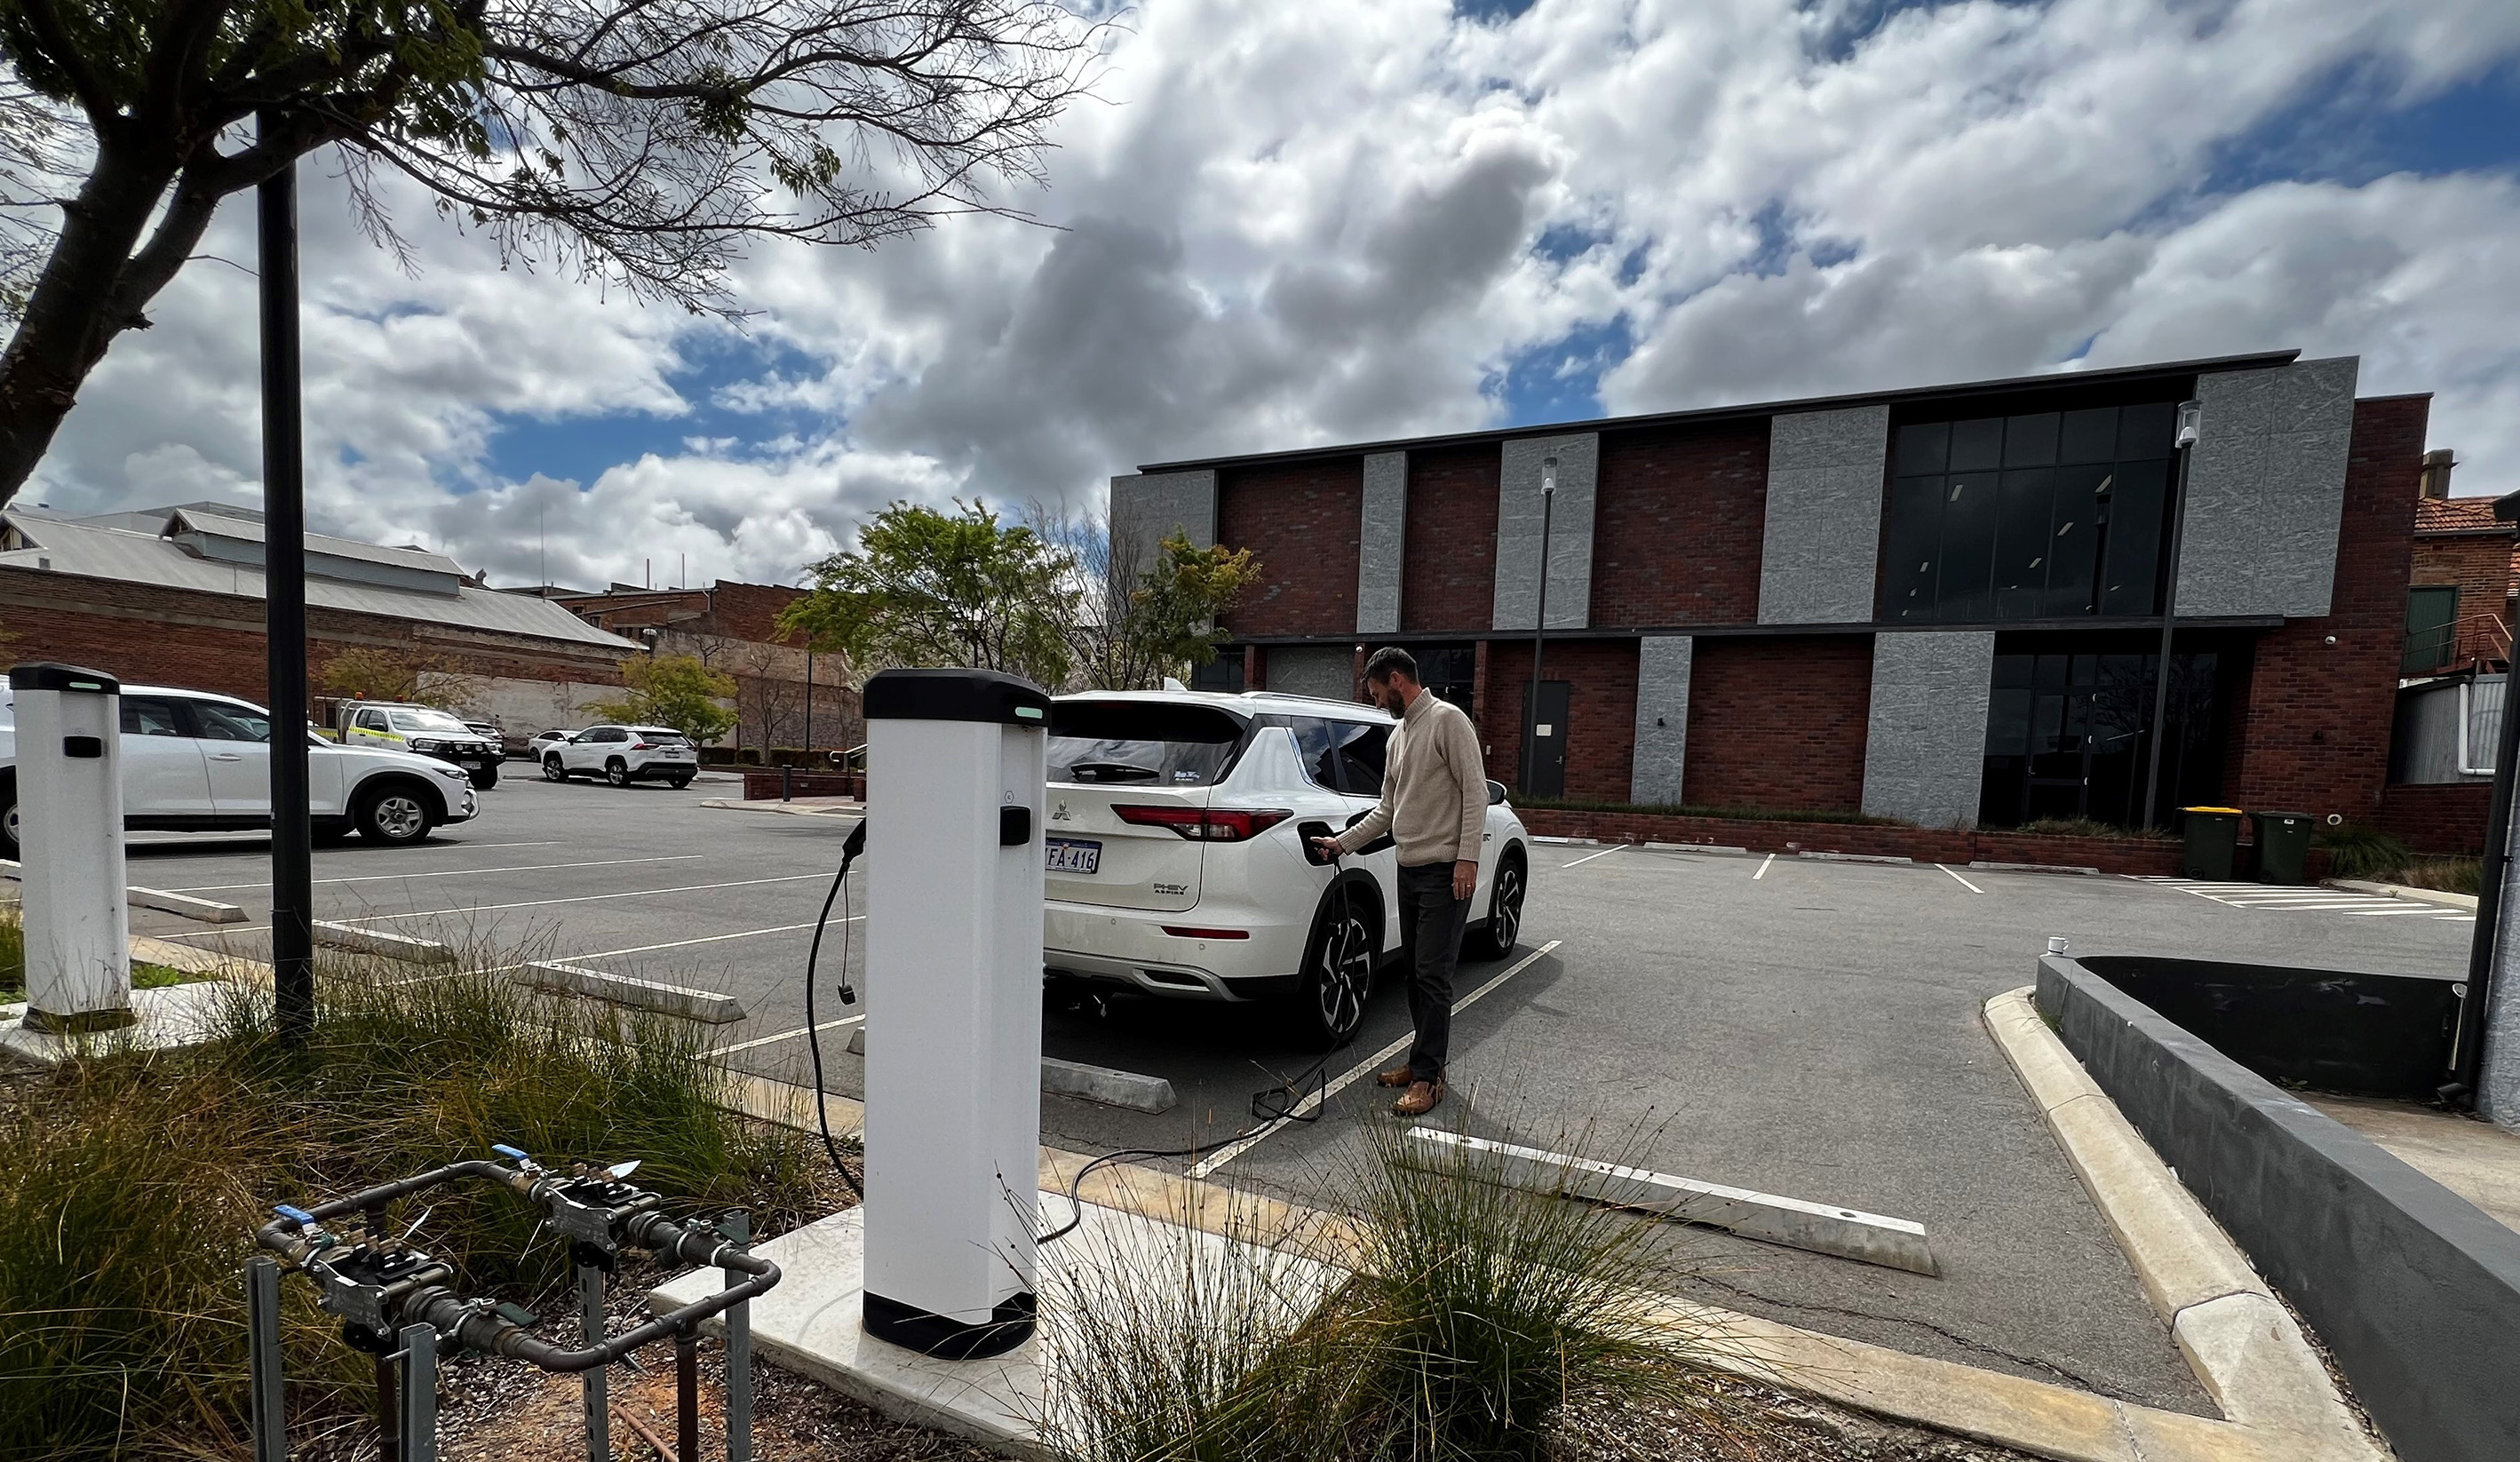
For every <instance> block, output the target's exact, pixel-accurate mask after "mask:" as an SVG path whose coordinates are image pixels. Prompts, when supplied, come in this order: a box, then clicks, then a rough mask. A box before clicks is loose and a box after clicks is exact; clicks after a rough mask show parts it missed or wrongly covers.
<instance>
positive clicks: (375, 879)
mask: <svg viewBox="0 0 2520 1462" xmlns="http://www.w3.org/2000/svg"><path fill="white" fill-rule="evenodd" d="M706 857H708V855H707V854H705V853H673V854H668V855H666V856H664V857H661V858H604V859H597V860H596V861H594V862H593V863H537V864H524V865H522V866H519V867H513V868H440V869H438V870H437V871H436V872H433V873H362V874H360V875H359V876H358V877H356V878H318V879H316V880H315V881H316V882H317V883H391V882H392V881H394V880H395V879H397V878H470V877H472V876H474V875H475V874H483V873H542V872H548V871H550V870H551V869H553V868H613V867H619V866H621V865H622V864H634V863H695V862H697V861H698V860H700V859H703V858H706ZM269 887H271V880H269V879H267V878H266V879H264V880H263V881H262V882H260V883H212V884H206V885H203V886H201V887H197V888H178V889H169V890H167V892H169V893H177V894H227V893H235V892H237V891H238V890H240V889H248V888H269Z"/></svg>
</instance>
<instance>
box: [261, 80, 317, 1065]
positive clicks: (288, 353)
mask: <svg viewBox="0 0 2520 1462" xmlns="http://www.w3.org/2000/svg"><path fill="white" fill-rule="evenodd" d="M254 125H255V131H256V133H257V134H258V135H260V136H264V137H268V136H270V135H272V134H273V133H274V132H276V131H277V130H278V129H279V122H278V119H277V118H276V117H275V116H273V115H272V114H271V113H270V112H264V113H262V114H260V115H259V116H258V117H257V118H256V119H255V124H254ZM254 204H255V217H256V222H257V224H258V226H259V234H260V239H259V244H260V247H261V259H260V263H261V266H262V268H261V296H262V300H261V303H262V517H263V534H262V615H263V619H262V624H263V640H264V642H265V644H266V647H267V651H268V656H269V660H268V665H267V679H268V690H269V693H270V696H271V974H272V992H273V999H274V1004H273V1011H274V1014H275V1016H276V1018H277V1021H278V1024H279V1028H280V1033H281V1036H282V1037H283V1039H285V1040H290V1041H303V1040H304V1039H305V1038H306V1035H307V1033H308V1032H309V1031H311V1030H313V1029H314V1026H315V925H314V918H315V854H314V846H315V840H314V835H313V830H312V828H311V827H310V826H309V825H308V822H307V816H308V814H307V803H306V735H307V731H306V462H305V445H304V439H303V416H302V413H301V411H300V409H299V405H298V386H299V368H298V357H297V164H296V163H294V162H292V163H290V164H289V165H288V166H286V167H284V168H282V169H281V170H280V171H279V172H276V173H274V174H272V175H271V177H270V178H268V179H267V180H265V181H264V182H263V183H262V184H261V185H260V186H259V187H257V188H256V189H255V190H254Z"/></svg>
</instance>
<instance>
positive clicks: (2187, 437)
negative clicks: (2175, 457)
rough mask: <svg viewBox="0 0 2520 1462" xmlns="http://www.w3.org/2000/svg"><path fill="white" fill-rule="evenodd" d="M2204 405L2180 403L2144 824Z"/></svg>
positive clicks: (2161, 731)
mask: <svg viewBox="0 0 2520 1462" xmlns="http://www.w3.org/2000/svg"><path fill="white" fill-rule="evenodd" d="M2204 417H2205V408H2204V406H2203V405H2202V404H2200V403H2198V402H2194V401H2182V402H2181V403H2179V438H2178V444H2179V475H2178V477H2177V478H2176V479H2175V480H2174V481H2173V483H2172V486H2171V491H2170V552H2169V553H2168V554H2165V555H2163V556H2164V558H2165V559H2166V562H2165V565H2164V567H2163V570H2162V574H2163V579H2164V581H2165V587H2164V588H2163V589H2162V591H2161V658H2160V659H2159V661H2158V662H2157V663H2155V664H2154V666H2153V669H2152V749H2151V751H2150V753H2149V754H2148V755H2147V756H2146V757H2145V759H2144V769H2143V825H2144V826H2145V827H2146V828H2151V827H2154V826H2157V825H2158V824H2159V822H2160V819H2161V811H2160V805H2159V804H2160V800H2161V742H2162V737H2163V736H2164V735H2165V734H2167V732H2168V727H2169V721H2170V637H2171V634H2172V631H2173V629H2174V627H2175V626H2176V625H2177V623H2178V619H2179V547H2180V539H2181V538H2182V537H2183V535H2182V533H2181V531H2180V530H2181V529H2182V528H2183V527H2184V526H2185V521H2184V520H2185V518H2186V516H2187V464H2188V462H2189V461H2190V460H2192V459H2193V458H2194V457H2195V456H2196V438H2197V436H2198V435H2199V434H2200V433H2201V432H2202V430H2203V428H2204Z"/></svg>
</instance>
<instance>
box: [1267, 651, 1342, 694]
mask: <svg viewBox="0 0 2520 1462" xmlns="http://www.w3.org/2000/svg"><path fill="white" fill-rule="evenodd" d="M1267 654H1268V656H1269V664H1268V671H1267V674H1268V682H1269V684H1268V688H1269V689H1272V690H1275V691H1278V692H1280V693H1281V694H1284V695H1318V696H1321V697H1322V698H1324V699H1326V700H1354V699H1356V649H1355V647H1354V646H1352V645H1346V644H1273V645H1271V646H1269V648H1268V650H1267Z"/></svg>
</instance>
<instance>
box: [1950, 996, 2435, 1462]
mask: <svg viewBox="0 0 2520 1462" xmlns="http://www.w3.org/2000/svg"><path fill="white" fill-rule="evenodd" d="M2031 994H2032V991H2031V988H2030V987H2027V986H2025V987H2023V988H2022V989H2019V990H2014V991H2009V992H2006V993H2005V994H2003V995H2000V996H1997V997H1994V998H1993V999H1991V1000H1988V1001H1987V1002H1986V1005H1985V1007H1984V1012H1983V1013H1984V1018H1985V1022H1986V1028H1987V1032H1988V1034H1989V1035H1990V1036H1992V1037H1993V1038H1994V1039H1995V1043H1996V1046H1997V1047H1998V1048H1999V1049H2001V1050H2002V1051H2003V1055H2004V1059H2005V1060H2006V1061H2007V1062H2009V1063H2010V1064H2011V1067H2012V1070H2013V1074H2014V1075H2015V1076H2016V1077H2018V1078H2019V1079H2020V1081H2021V1085H2023V1087H2024V1088H2025V1089H2027V1090H2028V1091H2029V1093H2030V1096H2031V1099H2032V1101H2034V1102H2035V1103H2037V1105H2038V1107H2039V1110H2040V1114H2041V1116H2042V1117H2043V1118H2045V1119H2046V1121H2047V1124H2048V1131H2049V1132H2050V1133H2051V1134H2052V1135H2053V1136H2054V1137H2055V1139H2056V1143H2057V1145H2058V1146H2059V1147H2061V1148H2063V1149H2064V1152H2065V1158H2066V1161H2067V1162H2069V1163H2070V1164H2072V1165H2073V1168H2074V1172H2075V1174H2076V1175H2077V1176H2079V1177H2080V1178H2081V1179H2082V1182H2083V1186H2084V1188H2085V1189H2086V1190H2087V1191H2089V1192H2090V1193H2091V1195H2092V1201H2093V1203H2094V1204H2095V1205H2096V1206H2097V1207H2098V1208H2099V1211H2100V1216H2101V1218H2103V1219H2104V1220H2105V1221H2106V1222H2107V1223H2108V1225H2109V1230H2110V1232H2111V1233H2113V1234H2114V1235H2115V1236H2116V1237H2117V1240H2118V1244H2119V1247H2120V1248H2122V1249H2124V1250H2125V1251H2126V1255H2127V1259H2128V1261H2129V1262H2130V1263H2132V1264H2133V1265H2134V1266H2135V1270H2136V1275H2137V1277H2138V1279H2139V1280H2140V1281H2141V1282H2142V1284H2143V1291H2144V1296H2145V1298H2146V1299H2147V1300H2149V1301H2150V1302H2151V1304H2152V1307H2153V1310H2154V1312H2155V1313H2157V1314H2159V1315H2160V1316H2161V1318H2162V1321H2163V1322H2164V1323H2165V1324H2167V1325H2169V1326H2170V1330H2171V1334H2172V1336H2173V1337H2174V1338H2175V1339H2176V1340H2177V1341H2178V1343H2179V1349H2180V1351H2181V1352H2182V1353H2183V1354H2184V1355H2185V1356H2186V1357H2187V1363H2188V1365H2189V1366H2190V1367H2192V1368H2193V1369H2194V1370H2195V1372H2196V1376H2197V1379H2198V1380H2199V1381H2201V1382H2202V1383H2203V1384H2204V1386H2205V1389H2206V1391H2207V1392H2208V1393H2209V1394H2210V1395H2211V1396H2213V1397H2214V1400H2215V1404H2216V1405H2218V1406H2220V1407H2221V1408H2222V1410H2223V1413H2224V1415H2225V1416H2226V1417H2228V1419H2229V1424H2231V1425H2232V1426H2235V1427H2238V1428H2242V1429H2246V1430H2249V1431H2253V1432H2259V1433H2264V1434H2267V1435H2270V1436H2272V1437H2274V1438H2279V1439H2282V1440H2283V1441H2284V1447H2283V1448H2281V1449H2279V1454H2281V1455H2286V1456H2300V1457H2304V1458H2310V1457H2318V1458H2337V1459H2344V1458H2365V1459H2372V1458H2381V1457H2385V1456H2386V1455H2387V1452H2386V1451H2385V1450H2384V1449H2383V1448H2381V1447H2380V1446H2379V1445H2378V1444H2377V1443H2375V1442H2374V1441H2372V1440H2371V1439H2370V1438H2369V1437H2368V1436H2366V1435H2365V1434H2364V1433H2363V1429H2362V1427H2361V1426H2360V1425H2359V1424H2358V1423H2357V1422H2356V1421H2355V1419H2354V1416H2353V1414H2352V1413H2351V1412H2350V1411H2349V1410H2348V1409H2347V1408H2346V1405H2345V1401H2344V1398H2343V1397H2342V1396H2339V1395H2338V1394H2337V1391H2336V1386H2335V1383H2334V1382H2333V1381H2332V1380H2331V1379H2330V1378H2329V1376H2328V1373H2327V1368H2326V1366H2325V1365H2324V1364H2322V1363H2321V1362H2320V1360H2319V1358H2318V1354H2317V1353H2316V1352H2315V1351H2313V1350H2312V1349H2311V1347H2310V1342H2309V1340H2308V1339H2307V1337H2305V1336H2304V1335H2303V1334H2302V1333H2301V1329H2300V1327H2299V1326H2298V1325H2297V1324H2295V1323H2294V1321H2293V1318H2292V1314H2291V1311H2289V1310H2287V1309H2286V1308H2285V1307H2283V1305H2282V1304H2281V1303H2280V1302H2279V1301H2277V1300H2276V1299H2275V1298H2274V1295H2273V1290H2272V1289H2271V1288H2270V1287H2269V1285H2268V1284H2267V1282H2266V1281H2265V1280H2264V1279H2263V1278H2261V1277H2260V1276H2259V1274H2258V1272H2257V1270H2256V1268H2255V1267H2254V1266H2252V1265H2251V1264H2250V1263H2249V1261H2248V1257H2247V1256H2246V1255H2244V1254H2242V1253H2241V1252H2240V1250H2239V1246H2238V1245H2236V1244H2234V1243H2232V1242H2231V1239H2230V1238H2229V1236H2228V1235H2227V1234H2225V1233H2224V1232H2223V1230H2222V1228H2221V1226H2220V1225H2218V1224H2217V1223H2215V1221H2214V1219H2213V1218H2212V1216H2211V1215H2209V1214H2207V1213H2206V1212H2205V1208H2204V1205H2203V1204H2201V1203H2199V1202H2198V1201H2197V1200H2196V1197H2195V1195H2193V1194H2191V1193H2189V1192H2188V1191H2187V1190H2186V1189H2185V1188H2184V1187H2183V1186H2181V1185H2180V1182H2179V1179H2178V1177H2177V1175H2176V1174H2172V1172H2171V1171H2170V1169H2169V1167H2168V1166H2167V1165H2165V1164H2164V1163H2163V1162H2162V1161H2161V1159H2160V1158H2159V1157H2158V1156H2157V1155H2156V1154H2155V1153H2154V1152H2153V1150H2152V1148H2151V1146H2150V1145H2149V1144H2148V1143H2146V1142H2145V1141H2144V1140H2143V1137H2142V1136H2141V1134H2139V1133H2138V1132H2137V1131H2136V1130H2135V1128H2134V1126H2133V1125H2132V1124H2130V1123H2129V1122H2128V1121H2127V1120H2126V1118H2125V1116H2124V1115H2123V1114H2122V1113H2120V1112H2119V1111H2118V1109H2117V1104H2116V1103H2115V1102H2113V1101H2111V1100H2110V1099H2109V1098H2108V1096H2107V1094H2106V1093H2105V1092H2103V1091H2101V1089H2100V1087H2099V1085H2098V1084H2097V1083H2095V1082H2093V1080H2092V1078H2091V1076H2090V1074H2089V1073H2087V1072H2085V1071H2084V1070H2083V1068H2082V1065H2081V1063H2079V1062H2077V1061H2076V1060H2075V1059H2074V1057H2073V1055H2072V1053H2071V1052H2069V1051H2067V1050H2066V1049H2065V1045H2064V1042H2063V1041H2059V1040H2057V1039H2056V1035H2055V1033H2054V1032H2053V1031H2050V1030H2049V1029H2048V1024H2047V1022H2046V1021H2044V1020H2042V1019H2041V1018H2040V1015H2039V1011H2038V1008H2037V1007H2036V1006H2035V1005H2034V1004H2032V1002H2031Z"/></svg>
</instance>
